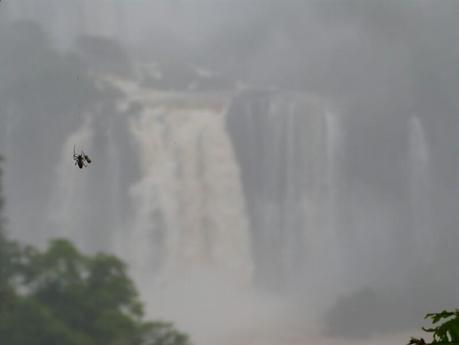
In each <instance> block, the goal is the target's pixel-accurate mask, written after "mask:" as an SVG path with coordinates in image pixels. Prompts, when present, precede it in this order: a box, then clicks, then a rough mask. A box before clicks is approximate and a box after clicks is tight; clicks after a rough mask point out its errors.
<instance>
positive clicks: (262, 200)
mask: <svg viewBox="0 0 459 345" xmlns="http://www.w3.org/2000/svg"><path fill="white" fill-rule="evenodd" d="M227 122H228V128H229V131H230V134H231V135H232V138H233V145H234V146H235V150H236V154H237V157H238V160H239V164H240V166H241V172H242V175H241V176H242V182H243V185H244V192H245V196H246V200H247V204H248V211H249V216H250V221H251V233H252V239H253V249H254V255H255V264H256V265H255V267H256V270H255V276H256V279H257V282H258V283H259V284H260V285H261V286H264V287H266V286H270V287H271V288H275V289H278V288H281V289H283V288H285V287H290V288H293V289H300V288H299V287H298V286H301V284H298V283H300V282H303V283H305V282H306V281H308V283H310V282H311V281H313V280H314V279H315V278H313V277H315V275H317V277H316V278H318V277H319V276H320V274H327V275H333V274H337V273H338V272H339V271H340V270H339V269H338V267H337V266H339V262H340V258H339V254H338V252H339V249H340V243H339V240H340V239H339V238H338V237H337V233H338V229H337V219H338V215H337V208H338V203H339V200H338V198H339V189H340V187H339V186H340V183H341V181H340V179H341V172H340V164H341V159H342V151H343V148H342V145H343V128H342V125H341V121H340V119H339V116H337V115H336V114H335V113H333V112H331V111H327V110H326V106H325V104H324V103H323V102H322V101H319V100H318V99H314V98H313V97H309V96H306V95H304V94H296V93H291V94H288V93H287V94H286V93H282V94H276V93H271V92H268V91H254V90H249V91H246V92H243V93H241V94H240V95H238V96H237V97H236V98H235V100H234V101H233V103H232V105H231V107H230V110H229V112H228V119H227ZM319 248H327V252H326V253H324V252H322V249H319ZM321 265H322V266H325V267H326V269H323V270H320V269H319V266H321ZM341 265H342V264H341ZM321 271H322V272H321ZM311 274H312V275H311ZM306 276H307V277H308V278H306ZM335 278H336V277H335Z"/></svg>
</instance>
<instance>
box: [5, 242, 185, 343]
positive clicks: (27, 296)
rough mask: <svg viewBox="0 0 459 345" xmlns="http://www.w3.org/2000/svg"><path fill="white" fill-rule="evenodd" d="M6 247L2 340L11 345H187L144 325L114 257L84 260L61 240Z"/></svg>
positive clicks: (161, 327) (164, 328)
mask: <svg viewBox="0 0 459 345" xmlns="http://www.w3.org/2000/svg"><path fill="white" fill-rule="evenodd" d="M10 248H11V250H10V251H9V262H10V264H9V265H8V267H9V269H8V270H7V271H8V272H10V273H9V279H8V281H9V286H10V290H9V291H10V294H9V297H8V301H9V306H8V312H6V313H3V314H0V339H2V340H5V341H6V343H8V344H9V345H16V344H17V345H42V344H43V345H45V344H46V345H49V344H51V345H53V344H56V345H57V344H63V345H67V344H68V345H73V344H75V345H76V344H82V345H107V344H108V345H124V344H127V345H187V344H189V340H188V337H187V336H186V335H185V334H182V333H180V332H178V331H176V330H175V329H174V328H173V327H172V325H171V324H169V323H163V322H146V321H144V320H143V310H142V304H141V303H140V301H139V298H138V294H137V291H136V289H135V287H134V284H133V283H132V281H131V280H130V279H129V277H128V275H127V268H126V265H125V264H124V263H123V262H122V261H121V260H120V259H118V258H117V257H115V256H112V255H107V254H96V255H93V256H89V255H84V254H82V253H80V252H79V251H78V250H77V249H76V248H75V247H74V246H73V245H72V243H70V242H69V241H67V240H64V239H56V240H53V241H51V242H50V244H49V246H48V248H47V249H46V250H44V251H40V250H38V249H36V248H34V247H31V246H25V247H21V246H19V245H18V244H14V245H13V243H11V246H10ZM2 304H3V305H4V306H6V304H5V303H2Z"/></svg>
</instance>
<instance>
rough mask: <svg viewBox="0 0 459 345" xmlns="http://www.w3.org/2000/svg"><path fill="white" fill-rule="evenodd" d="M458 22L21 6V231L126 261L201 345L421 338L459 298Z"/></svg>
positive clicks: (396, 9) (14, 136)
mask: <svg viewBox="0 0 459 345" xmlns="http://www.w3.org/2000/svg"><path fill="white" fill-rule="evenodd" d="M458 16H459V3H458V2H457V1H454V0H442V1H440V2H439V1H428V0H418V1H415V0H407V1H396V0H387V1H365V0H343V1H332V0H330V1H328V0H325V1H318V0H311V1H297V0H284V1H278V0H249V1H243V0H219V1H211V0H198V1H191V0H175V1H170V0H169V1H166V0H157V1H141V0H133V1H121V0H100V1H89V0H40V1H39V2H38V1H36V0H14V1H11V0H10V1H8V0H4V1H2V2H1V3H0V153H1V154H2V155H4V156H5V158H6V162H5V164H4V169H5V181H4V182H5V192H6V200H7V216H8V219H9V228H10V232H11V233H12V235H13V236H14V237H17V238H20V239H22V240H25V241H28V242H32V243H36V244H43V243H45V242H46V240H47V239H48V238H50V237H55V236H68V237H70V238H71V239H72V240H74V241H76V242H77V244H78V245H80V246H81V247H83V248H84V250H86V251H97V250H106V251H115V252H116V253H117V254H119V255H121V256H122V257H123V258H124V259H125V260H127V261H128V263H129V265H130V267H131V270H132V272H133V274H134V275H135V278H136V281H137V282H138V284H139V285H140V290H141V293H142V297H143V298H144V300H146V301H147V307H148V308H147V309H148V311H149V313H150V314H151V315H153V316H155V317H165V318H170V319H172V320H173V321H175V322H177V323H178V325H179V326H181V327H183V328H184V329H185V330H186V331H190V332H191V336H192V338H193V336H194V337H195V339H197V342H196V343H202V344H206V343H212V342H215V341H217V342H218V341H219V340H218V339H220V340H221V339H225V340H226V341H227V342H228V344H238V343H239V342H240V343H247V342H250V341H251V343H254V344H255V343H256V344H258V343H268V344H270V343H273V344H276V343H277V344H279V343H283V344H290V343H291V344H304V343H310V341H317V342H319V343H320V342H327V341H329V342H330V343H334V342H336V343H341V344H345V343H354V342H365V343H366V344H368V343H370V342H374V343H378V342H380V341H383V340H381V337H386V336H388V335H389V334H399V335H400V337H401V339H402V340H400V341H405V340H406V339H403V337H405V335H406V333H407V332H410V331H411V330H412V329H413V328H415V327H419V326H420V322H421V320H422V317H423V315H424V313H426V312H432V311H436V310H441V309H443V308H452V307H455V306H456V305H457V303H458V301H459V294H458V292H457V291H458V287H459V272H458V269H457V265H456V263H457V260H459V254H458V253H459V252H458V251H457V250H456V248H455V243H457V241H458V240H459V235H458V234H459V232H458V231H457V226H458V224H459V213H458V212H457V204H458V202H459V183H458V182H459V181H458V176H459V175H458V173H459V156H458V154H457V148H458V147H459V139H458V135H457V133H458V131H459V116H458V114H459V102H458V98H457V92H458V90H459V72H457V71H458V68H457V66H459V44H458V43H457V42H458V37H459V22H458V21H457V18H458ZM73 145H77V146H78V147H80V146H81V149H85V150H87V151H88V152H91V157H93V158H94V164H93V165H92V166H91V169H86V170H83V171H81V172H80V171H77V170H74V169H73V168H74V167H73V166H72V164H73V162H72V161H71V154H72V152H71V151H72V148H73ZM350 314H351V315H353V316H352V317H351V318H349V315H350ZM289 336H291V337H289ZM405 338H406V337H405ZM384 339H386V338H384ZM387 339H388V338H387ZM222 341H223V340H222ZM397 341H399V340H397ZM220 343H222V342H220Z"/></svg>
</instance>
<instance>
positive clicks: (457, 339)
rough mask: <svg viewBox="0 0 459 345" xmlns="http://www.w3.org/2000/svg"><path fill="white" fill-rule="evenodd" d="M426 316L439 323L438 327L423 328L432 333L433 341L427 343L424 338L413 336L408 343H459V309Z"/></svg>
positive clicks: (416, 344)
mask: <svg viewBox="0 0 459 345" xmlns="http://www.w3.org/2000/svg"><path fill="white" fill-rule="evenodd" d="M425 318H426V319H431V320H432V324H434V325H436V324H438V325H437V326H436V327H432V328H424V327H423V328H422V329H423V330H424V331H426V332H429V333H432V342H431V343H426V341H425V340H424V339H423V338H411V340H410V342H409V343H408V344H415V345H424V344H459V309H456V310H455V311H447V310H443V311H442V312H440V313H431V314H427V315H426V316H425Z"/></svg>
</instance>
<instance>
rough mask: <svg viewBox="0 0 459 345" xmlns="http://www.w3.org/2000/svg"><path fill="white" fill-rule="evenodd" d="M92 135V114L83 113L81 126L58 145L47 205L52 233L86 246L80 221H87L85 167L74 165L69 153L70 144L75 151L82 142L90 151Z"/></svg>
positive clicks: (87, 242)
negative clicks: (60, 147)
mask: <svg viewBox="0 0 459 345" xmlns="http://www.w3.org/2000/svg"><path fill="white" fill-rule="evenodd" d="M93 137H94V133H93V130H92V118H91V117H90V116H86V118H85V120H84V122H83V124H82V125H81V127H80V128H78V129H77V130H76V131H75V132H74V133H72V134H71V135H70V136H69V137H68V139H67V140H66V142H65V143H64V145H63V146H62V149H61V152H60V158H59V163H58V165H57V167H56V171H55V174H56V181H57V182H56V187H55V188H54V190H53V193H52V196H51V200H50V205H49V207H48V209H49V211H48V221H49V225H50V228H51V229H55V230H54V232H55V233H54V234H53V235H54V236H60V237H67V238H71V239H72V240H75V241H76V242H77V244H78V245H79V246H81V247H83V248H88V247H90V246H89V244H90V239H89V236H88V233H87V231H82V228H83V226H82V223H83V224H87V221H86V212H85V204H87V203H86V201H87V197H86V191H87V189H88V187H87V186H88V176H87V171H86V170H85V169H81V170H80V169H76V167H75V166H74V164H73V162H72V153H73V149H74V147H75V150H77V153H79V152H80V150H81V149H82V147H81V146H80V145H82V144H83V143H84V145H85V147H84V149H85V150H86V152H91V151H90V150H91V148H92V141H93ZM77 220H78V221H77Z"/></svg>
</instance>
